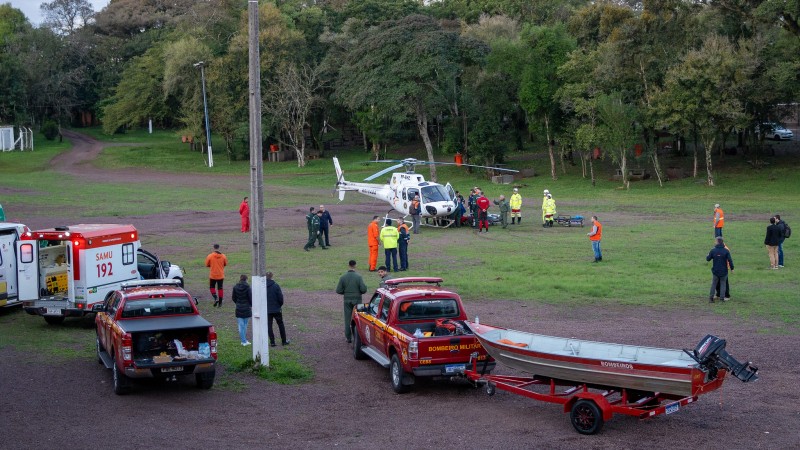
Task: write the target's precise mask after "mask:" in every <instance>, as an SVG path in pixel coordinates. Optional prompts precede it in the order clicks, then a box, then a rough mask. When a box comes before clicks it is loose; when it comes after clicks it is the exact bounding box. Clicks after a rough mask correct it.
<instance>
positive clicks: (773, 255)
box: [764, 217, 783, 269]
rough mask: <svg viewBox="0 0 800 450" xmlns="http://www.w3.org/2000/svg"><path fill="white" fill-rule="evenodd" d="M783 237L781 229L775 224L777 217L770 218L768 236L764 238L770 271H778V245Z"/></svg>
mask: <svg viewBox="0 0 800 450" xmlns="http://www.w3.org/2000/svg"><path fill="white" fill-rule="evenodd" d="M782 237H783V233H781V229H780V228H779V227H778V225H777V224H775V217H770V218H769V226H768V227H767V235H766V236H765V237H764V245H765V246H766V247H767V252H768V253H769V268H770V269H778V245H779V244H780V243H781V238H782Z"/></svg>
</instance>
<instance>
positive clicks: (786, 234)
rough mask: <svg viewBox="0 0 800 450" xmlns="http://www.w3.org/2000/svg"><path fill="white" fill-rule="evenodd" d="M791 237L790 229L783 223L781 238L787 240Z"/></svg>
mask: <svg viewBox="0 0 800 450" xmlns="http://www.w3.org/2000/svg"><path fill="white" fill-rule="evenodd" d="M791 236H792V228H791V227H790V226H789V224H788V223H786V222H783V237H784V238H789V237H791Z"/></svg>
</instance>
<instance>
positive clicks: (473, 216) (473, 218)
mask: <svg viewBox="0 0 800 450" xmlns="http://www.w3.org/2000/svg"><path fill="white" fill-rule="evenodd" d="M476 200H478V188H477V187H474V188H472V190H471V191H469V199H468V200H467V202H468V203H467V205H468V206H469V214H470V225H471V226H472V228H475V227H477V226H478V206H477V204H476V203H475V201H476Z"/></svg>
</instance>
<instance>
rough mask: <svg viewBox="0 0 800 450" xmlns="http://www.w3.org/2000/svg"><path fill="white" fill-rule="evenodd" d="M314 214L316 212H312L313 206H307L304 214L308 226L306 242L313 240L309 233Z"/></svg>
mask: <svg viewBox="0 0 800 450" xmlns="http://www.w3.org/2000/svg"><path fill="white" fill-rule="evenodd" d="M315 215H316V213H315V212H314V207H313V206H312V207H310V208H308V214H306V226H307V227H308V239H306V241H308V242H313V241H312V240H311V238H312V237H313V236H312V235H311V222H312V221H313V220H314V216H315ZM312 247H313V245H312Z"/></svg>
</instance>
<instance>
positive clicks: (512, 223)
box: [511, 217, 517, 225]
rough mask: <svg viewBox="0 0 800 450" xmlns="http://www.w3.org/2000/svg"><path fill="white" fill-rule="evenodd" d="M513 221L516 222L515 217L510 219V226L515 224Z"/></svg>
mask: <svg viewBox="0 0 800 450" xmlns="http://www.w3.org/2000/svg"><path fill="white" fill-rule="evenodd" d="M515 220H517V218H516V217H512V218H511V225H514V223H515V222H514V221H515Z"/></svg>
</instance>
